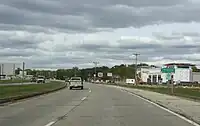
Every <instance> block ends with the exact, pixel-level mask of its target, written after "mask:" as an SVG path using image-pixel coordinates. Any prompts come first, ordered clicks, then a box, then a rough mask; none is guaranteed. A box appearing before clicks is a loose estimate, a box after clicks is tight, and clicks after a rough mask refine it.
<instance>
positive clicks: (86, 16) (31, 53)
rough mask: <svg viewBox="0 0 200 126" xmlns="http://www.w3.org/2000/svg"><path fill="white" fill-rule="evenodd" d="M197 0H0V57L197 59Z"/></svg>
mask: <svg viewBox="0 0 200 126" xmlns="http://www.w3.org/2000/svg"><path fill="white" fill-rule="evenodd" d="M199 13H200V1H199V0H0V62H23V61H24V62H26V65H27V67H29V68H71V67H74V66H78V67H81V68H83V67H93V64H92V62H93V61H98V62H99V65H107V66H112V65H116V64H121V63H133V62H134V59H135V57H134V56H132V54H134V53H140V56H139V62H146V63H150V64H155V65H160V64H163V63H167V62H190V63H195V64H197V65H200V23H199V22H200V16H199Z"/></svg>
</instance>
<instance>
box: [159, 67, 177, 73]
mask: <svg viewBox="0 0 200 126" xmlns="http://www.w3.org/2000/svg"><path fill="white" fill-rule="evenodd" d="M161 72H162V73H175V69H174V68H162V69H161Z"/></svg>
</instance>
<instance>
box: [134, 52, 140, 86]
mask: <svg viewBox="0 0 200 126" xmlns="http://www.w3.org/2000/svg"><path fill="white" fill-rule="evenodd" d="M133 55H135V84H136V85H137V84H138V83H137V82H138V80H137V60H138V56H139V55H140V54H139V53H135V54H133Z"/></svg>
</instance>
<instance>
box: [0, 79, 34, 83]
mask: <svg viewBox="0 0 200 126" xmlns="http://www.w3.org/2000/svg"><path fill="white" fill-rule="evenodd" d="M21 82H30V80H22V79H13V80H0V84H10V83H21Z"/></svg>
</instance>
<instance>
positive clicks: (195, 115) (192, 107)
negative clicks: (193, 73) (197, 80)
mask: <svg viewBox="0 0 200 126" xmlns="http://www.w3.org/2000/svg"><path fill="white" fill-rule="evenodd" d="M108 86H110V87H115V88H119V89H123V90H125V91H127V92H131V93H133V94H135V95H138V96H140V97H142V98H145V99H147V100H149V101H152V102H154V103H156V104H158V105H160V106H163V107H164V108H167V109H169V110H171V111H173V112H176V113H178V114H180V115H182V116H184V117H186V118H188V119H190V120H193V121H195V122H197V123H198V124H200V103H199V102H195V101H192V100H187V99H183V98H180V97H176V96H170V95H166V94H160V93H157V92H151V91H147V90H141V89H134V88H126V87H119V86H111V85H108Z"/></svg>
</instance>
